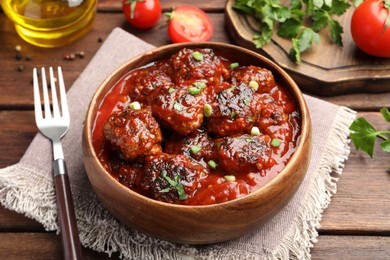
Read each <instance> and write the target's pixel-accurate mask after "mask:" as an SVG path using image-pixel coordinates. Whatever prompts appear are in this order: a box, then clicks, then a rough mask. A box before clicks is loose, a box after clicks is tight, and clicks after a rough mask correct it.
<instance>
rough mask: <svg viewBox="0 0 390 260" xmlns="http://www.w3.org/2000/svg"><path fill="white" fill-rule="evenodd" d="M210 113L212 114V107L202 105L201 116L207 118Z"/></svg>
mask: <svg viewBox="0 0 390 260" xmlns="http://www.w3.org/2000/svg"><path fill="white" fill-rule="evenodd" d="M212 113H213V107H212V106H211V105H210V104H206V105H204V107H203V115H204V116H205V117H209V116H211V114H212Z"/></svg>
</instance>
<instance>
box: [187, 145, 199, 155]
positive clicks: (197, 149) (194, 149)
mask: <svg viewBox="0 0 390 260" xmlns="http://www.w3.org/2000/svg"><path fill="white" fill-rule="evenodd" d="M190 150H191V152H192V153H193V154H196V153H198V152H200V151H201V150H202V147H200V146H197V145H193V146H191V147H190Z"/></svg>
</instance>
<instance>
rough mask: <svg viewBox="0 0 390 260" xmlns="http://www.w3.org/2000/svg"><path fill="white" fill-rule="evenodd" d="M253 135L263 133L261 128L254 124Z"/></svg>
mask: <svg viewBox="0 0 390 260" xmlns="http://www.w3.org/2000/svg"><path fill="white" fill-rule="evenodd" d="M251 135H255V136H259V135H261V132H260V129H259V128H258V127H257V126H253V127H252V129H251Z"/></svg>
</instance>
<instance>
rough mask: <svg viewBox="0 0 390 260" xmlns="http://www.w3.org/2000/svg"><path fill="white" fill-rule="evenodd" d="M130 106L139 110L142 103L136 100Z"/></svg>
mask: <svg viewBox="0 0 390 260" xmlns="http://www.w3.org/2000/svg"><path fill="white" fill-rule="evenodd" d="M129 107H130V108H131V109H133V110H139V109H141V104H140V103H139V102H138V101H134V102H131V103H130V104H129Z"/></svg>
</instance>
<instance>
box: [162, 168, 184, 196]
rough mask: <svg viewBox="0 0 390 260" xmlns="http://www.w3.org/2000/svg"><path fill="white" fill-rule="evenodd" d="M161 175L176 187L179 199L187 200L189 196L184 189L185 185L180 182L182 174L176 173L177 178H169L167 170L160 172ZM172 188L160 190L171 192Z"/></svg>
mask: <svg viewBox="0 0 390 260" xmlns="http://www.w3.org/2000/svg"><path fill="white" fill-rule="evenodd" d="M160 176H161V177H162V178H164V179H165V180H166V181H167V182H168V183H169V185H170V186H172V187H173V188H175V189H176V192H177V195H178V196H179V200H185V199H187V198H188V196H187V194H186V193H185V191H184V187H183V185H182V184H180V182H179V181H180V177H181V176H180V175H176V176H175V180H172V179H171V178H169V176H167V172H166V171H162V172H161V173H160ZM169 190H170V188H169V187H168V188H165V189H162V190H160V192H169Z"/></svg>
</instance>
